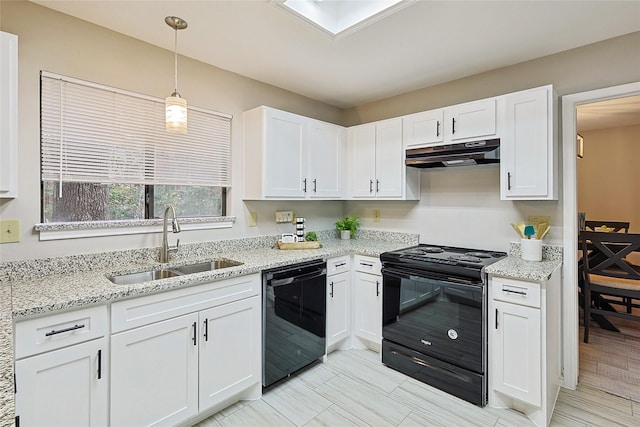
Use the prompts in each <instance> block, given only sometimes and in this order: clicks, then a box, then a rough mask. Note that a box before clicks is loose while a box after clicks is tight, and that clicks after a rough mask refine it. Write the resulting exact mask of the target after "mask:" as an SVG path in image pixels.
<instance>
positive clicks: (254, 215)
mask: <svg viewBox="0 0 640 427" xmlns="http://www.w3.org/2000/svg"><path fill="white" fill-rule="evenodd" d="M256 225H258V212H249V227H255V226H256Z"/></svg>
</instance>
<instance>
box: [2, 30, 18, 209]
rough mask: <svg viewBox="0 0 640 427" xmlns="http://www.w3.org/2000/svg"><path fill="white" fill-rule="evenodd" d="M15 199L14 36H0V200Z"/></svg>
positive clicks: (15, 91) (16, 106)
mask: <svg viewBox="0 0 640 427" xmlns="http://www.w3.org/2000/svg"><path fill="white" fill-rule="evenodd" d="M17 196H18V36H16V35H14V34H9V33H5V32H0V198H4V197H6V198H12V197H17Z"/></svg>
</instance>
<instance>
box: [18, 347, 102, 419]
mask: <svg viewBox="0 0 640 427" xmlns="http://www.w3.org/2000/svg"><path fill="white" fill-rule="evenodd" d="M108 354H109V353H108V351H107V343H106V339H105V338H101V339H97V340H93V341H89V342H85V343H82V344H76V345H72V346H70V347H66V348H63V349H60V350H55V351H50V352H47V353H43V354H40V355H37V356H33V357H28V358H25V359H22V360H17V361H16V365H15V374H16V395H15V396H16V399H15V403H16V415H17V417H19V425H20V426H38V427H44V426H106V425H108V423H107V413H108V411H107V396H108V381H109V371H108V366H109V363H108V360H107V358H108ZM16 424H18V421H17V422H16Z"/></svg>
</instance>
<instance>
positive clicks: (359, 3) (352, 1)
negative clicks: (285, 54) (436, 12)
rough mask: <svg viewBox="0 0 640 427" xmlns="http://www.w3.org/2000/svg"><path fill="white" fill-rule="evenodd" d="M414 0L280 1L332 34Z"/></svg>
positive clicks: (372, 19)
mask: <svg viewBox="0 0 640 427" xmlns="http://www.w3.org/2000/svg"><path fill="white" fill-rule="evenodd" d="M413 1H415V0H285V1H284V2H282V3H280V4H281V5H282V6H283V7H284V8H285V9H287V10H289V11H291V12H293V13H294V14H295V15H297V16H298V17H300V18H302V19H304V20H305V21H307V22H309V23H310V24H312V25H314V26H316V27H317V28H319V29H321V30H323V31H325V32H327V33H329V34H331V35H332V36H334V37H337V36H343V35H345V34H349V33H352V32H354V31H356V30H358V29H360V28H362V27H364V26H366V25H369V24H370V23H372V22H375V21H377V20H378V19H380V18H383V17H385V16H387V15H390V14H391V13H393V12H395V11H397V10H399V9H401V8H402V7H404V6H406V5H408V4H409V3H411V2H413Z"/></svg>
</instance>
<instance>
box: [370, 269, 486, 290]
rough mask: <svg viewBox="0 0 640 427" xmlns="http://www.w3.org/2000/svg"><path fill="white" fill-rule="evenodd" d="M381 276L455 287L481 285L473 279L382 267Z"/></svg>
mask: <svg viewBox="0 0 640 427" xmlns="http://www.w3.org/2000/svg"><path fill="white" fill-rule="evenodd" d="M382 276H383V277H384V276H393V277H397V278H399V279H409V280H415V281H425V280H426V279H431V280H438V281H441V282H449V283H452V284H455V285H463V286H464V285H472V286H478V285H480V284H482V282H480V281H476V280H473V279H465V278H462V277H451V276H445V275H437V274H430V273H429V272H422V271H421V272H417V271H415V270H408V271H406V270H400V269H396V268H388V267H382Z"/></svg>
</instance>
